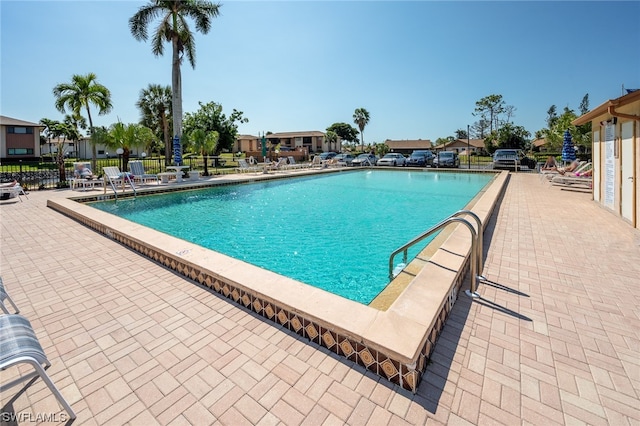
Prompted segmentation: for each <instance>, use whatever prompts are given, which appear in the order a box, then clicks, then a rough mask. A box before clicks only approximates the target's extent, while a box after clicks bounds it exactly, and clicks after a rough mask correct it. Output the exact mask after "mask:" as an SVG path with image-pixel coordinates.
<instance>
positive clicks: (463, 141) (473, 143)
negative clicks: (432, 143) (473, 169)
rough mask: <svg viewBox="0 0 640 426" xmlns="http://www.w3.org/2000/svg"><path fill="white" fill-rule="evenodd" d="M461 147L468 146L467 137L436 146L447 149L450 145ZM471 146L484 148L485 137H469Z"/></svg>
mask: <svg viewBox="0 0 640 426" xmlns="http://www.w3.org/2000/svg"><path fill="white" fill-rule="evenodd" d="M452 146H453V147H460V148H466V147H467V139H454V140H452V141H449V142H446V143H443V144H440V145H438V146H436V147H435V148H436V149H438V150H440V149H446V148H450V147H452ZM469 146H472V147H474V148H476V149H481V148H484V139H469Z"/></svg>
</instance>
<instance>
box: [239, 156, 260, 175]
mask: <svg viewBox="0 0 640 426" xmlns="http://www.w3.org/2000/svg"><path fill="white" fill-rule="evenodd" d="M236 170H237V171H238V172H239V173H251V172H257V171H259V170H260V169H259V168H258V167H257V166H250V165H249V163H247V160H245V159H244V158H240V159H238V167H237V168H236Z"/></svg>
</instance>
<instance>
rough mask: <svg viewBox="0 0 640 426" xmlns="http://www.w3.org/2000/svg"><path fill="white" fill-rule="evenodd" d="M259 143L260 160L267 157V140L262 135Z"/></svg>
mask: <svg viewBox="0 0 640 426" xmlns="http://www.w3.org/2000/svg"><path fill="white" fill-rule="evenodd" d="M260 142H262V158H266V156H267V138H265V137H264V135H262V139H261V140H260ZM263 161H264V160H263Z"/></svg>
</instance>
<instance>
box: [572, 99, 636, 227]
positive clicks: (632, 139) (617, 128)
mask: <svg viewBox="0 0 640 426" xmlns="http://www.w3.org/2000/svg"><path fill="white" fill-rule="evenodd" d="M589 122H591V132H592V145H591V147H592V155H593V158H592V161H593V199H594V201H596V202H598V203H599V204H601V205H602V206H603V207H605V208H606V209H608V210H610V211H612V212H613V213H614V214H616V215H618V216H620V217H621V218H622V219H624V220H626V221H628V222H629V223H631V225H633V226H634V227H635V228H637V229H640V184H638V179H639V178H640V90H637V91H633V92H631V93H628V94H626V95H624V96H621V97H619V98H616V99H610V100H608V101H606V102H604V103H603V104H601V105H600V106H598V107H597V108H594V109H592V110H591V111H589V112H588V113H586V114H584V115H582V116H580V117H578V118H577V119H575V120H574V121H573V122H572V124H574V125H576V126H580V125H583V124H586V123H589Z"/></svg>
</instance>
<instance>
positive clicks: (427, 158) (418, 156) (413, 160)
mask: <svg viewBox="0 0 640 426" xmlns="http://www.w3.org/2000/svg"><path fill="white" fill-rule="evenodd" d="M432 165H433V152H431V151H429V150H428V149H427V150H418V151H413V152H412V153H411V155H410V156H409V158H407V166H418V167H426V166H432Z"/></svg>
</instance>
